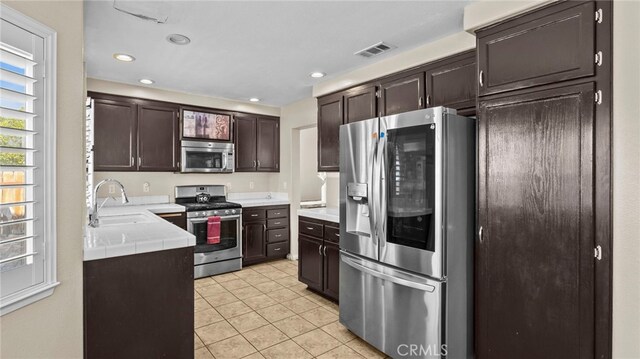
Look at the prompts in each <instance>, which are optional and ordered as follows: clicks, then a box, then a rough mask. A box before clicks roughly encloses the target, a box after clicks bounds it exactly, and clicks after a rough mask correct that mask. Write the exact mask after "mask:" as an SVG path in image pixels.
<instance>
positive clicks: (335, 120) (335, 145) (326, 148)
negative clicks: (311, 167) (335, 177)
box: [318, 94, 344, 172]
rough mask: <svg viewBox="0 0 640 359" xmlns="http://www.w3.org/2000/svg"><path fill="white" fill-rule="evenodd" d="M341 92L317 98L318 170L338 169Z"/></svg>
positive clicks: (341, 114) (341, 115)
mask: <svg viewBox="0 0 640 359" xmlns="http://www.w3.org/2000/svg"><path fill="white" fill-rule="evenodd" d="M343 103H344V99H343V97H342V94H337V95H330V96H325V97H322V98H319V99H318V171H319V172H322V171H339V170H340V162H339V158H340V155H339V152H340V151H339V148H340V138H339V137H340V126H341V125H342V123H343V113H342V110H343Z"/></svg>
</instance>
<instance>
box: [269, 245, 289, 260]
mask: <svg viewBox="0 0 640 359" xmlns="http://www.w3.org/2000/svg"><path fill="white" fill-rule="evenodd" d="M287 254H289V242H280V243H273V244H267V257H284V256H286V255H287Z"/></svg>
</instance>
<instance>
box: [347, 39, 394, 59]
mask: <svg viewBox="0 0 640 359" xmlns="http://www.w3.org/2000/svg"><path fill="white" fill-rule="evenodd" d="M395 48H396V47H395V46H393V45H389V44H387V43H384V42H379V43H377V44H375V45H373V46H369V47H367V48H366V49H364V50H360V51H358V52H356V53H355V54H354V55H360V56H362V57H373V56H376V55H380V54H381V53H383V52H387V51H389V50H393V49H395Z"/></svg>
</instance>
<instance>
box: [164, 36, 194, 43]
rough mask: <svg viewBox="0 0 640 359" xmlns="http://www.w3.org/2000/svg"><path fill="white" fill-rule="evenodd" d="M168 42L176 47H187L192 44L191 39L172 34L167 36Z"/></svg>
mask: <svg viewBox="0 0 640 359" xmlns="http://www.w3.org/2000/svg"><path fill="white" fill-rule="evenodd" d="M167 41H169V42H170V43H172V44H174V45H186V44H188V43H190V42H191V39H190V38H188V37H186V36H184V35H180V34H171V35H169V36H167Z"/></svg>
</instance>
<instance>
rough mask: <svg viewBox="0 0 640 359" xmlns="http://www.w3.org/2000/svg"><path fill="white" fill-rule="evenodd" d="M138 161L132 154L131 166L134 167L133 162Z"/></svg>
mask: <svg viewBox="0 0 640 359" xmlns="http://www.w3.org/2000/svg"><path fill="white" fill-rule="evenodd" d="M135 162H136V159H135V158H134V157H133V156H131V161H129V166H131V167H133V164H134V163H135Z"/></svg>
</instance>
